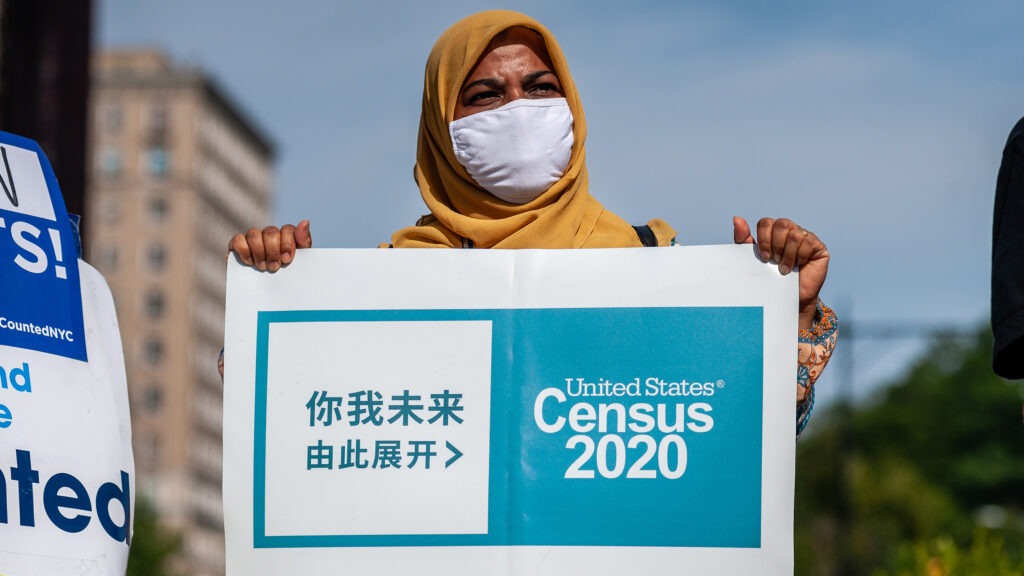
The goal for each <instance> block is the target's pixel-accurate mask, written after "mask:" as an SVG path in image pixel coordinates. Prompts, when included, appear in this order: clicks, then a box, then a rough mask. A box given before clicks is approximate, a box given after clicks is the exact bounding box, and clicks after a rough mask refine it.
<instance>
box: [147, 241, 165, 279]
mask: <svg viewBox="0 0 1024 576" xmlns="http://www.w3.org/2000/svg"><path fill="white" fill-rule="evenodd" d="M146 266H147V267H148V268H149V271H150V272H162V271H163V269H164V268H165V267H167V249H166V248H164V245H163V244H150V246H149V249H148V250H146Z"/></svg>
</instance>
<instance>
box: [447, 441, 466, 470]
mask: <svg viewBox="0 0 1024 576" xmlns="http://www.w3.org/2000/svg"><path fill="white" fill-rule="evenodd" d="M444 445H445V446H447V447H448V450H450V451H451V453H452V457H451V458H449V459H448V461H447V462H445V463H444V467H445V468H447V467H449V466H451V465H452V464H454V463H455V461H456V460H458V459H459V458H462V452H459V449H458V448H456V447H455V446H452V443H451V442H449V441H447V440H445V441H444Z"/></svg>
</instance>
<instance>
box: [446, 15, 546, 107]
mask: <svg viewBox="0 0 1024 576" xmlns="http://www.w3.org/2000/svg"><path fill="white" fill-rule="evenodd" d="M553 68H554V67H553V66H552V65H551V59H550V58H549V57H548V51H547V49H546V48H545V47H544V40H543V38H541V36H540V34H538V33H536V32H534V31H533V30H530V29H528V28H522V27H516V28H509V29H508V30H506V31H505V32H503V33H501V34H499V35H498V36H496V37H495V38H494V40H492V41H491V43H490V44H488V46H487V49H486V50H485V51H484V55H483V56H482V57H481V58H480V61H479V62H477V64H476V67H475V68H473V71H472V72H470V73H469V76H468V77H466V81H465V82H463V84H462V89H461V90H460V91H459V98H458V100H457V101H456V103H455V120H458V119H459V118H465V117H466V116H470V115H472V114H476V113H477V112H483V111H485V110H493V109H495V108H500V107H502V106H504V105H505V104H508V103H509V102H512V101H514V100H518V99H520V98H562V97H564V96H565V94H564V93H563V92H562V84H561V83H560V82H559V81H558V76H556V75H555V73H554V71H553V70H552V69H553Z"/></svg>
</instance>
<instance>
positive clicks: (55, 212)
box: [0, 132, 87, 361]
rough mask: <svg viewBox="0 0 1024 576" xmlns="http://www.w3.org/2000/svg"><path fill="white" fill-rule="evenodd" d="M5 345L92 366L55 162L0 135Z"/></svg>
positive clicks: (0, 316) (0, 285) (28, 143)
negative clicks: (53, 165) (62, 357)
mask: <svg viewBox="0 0 1024 576" xmlns="http://www.w3.org/2000/svg"><path fill="white" fill-rule="evenodd" d="M0 191H2V194H0V293H2V294H3V298H2V299H0V345H6V346H14V347H17V348H26V349H30V350H38V351H40V352H46V353H49V354H56V355H59V356H64V357H67V358H74V359H76V360H83V361H85V360H87V356H86V348H85V338H84V337H82V336H83V329H82V326H83V321H82V297H81V289H80V280H79V274H78V248H77V243H76V241H75V232H73V231H72V228H71V224H70V221H69V220H68V216H67V211H66V210H65V208H64V200H63V197H62V196H61V192H60V188H59V187H58V186H57V180H56V178H55V177H54V175H53V170H52V169H51V167H50V163H49V162H48V161H47V160H46V156H45V155H44V154H43V153H42V150H41V149H40V147H39V145H38V144H37V143H35V142H34V141H32V140H29V139H27V138H22V137H20V136H15V135H13V134H9V133H6V132H0Z"/></svg>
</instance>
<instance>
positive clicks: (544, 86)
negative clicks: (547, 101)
mask: <svg viewBox="0 0 1024 576" xmlns="http://www.w3.org/2000/svg"><path fill="white" fill-rule="evenodd" d="M530 92H531V93H533V94H538V95H547V94H558V93H560V91H559V90H558V86H555V85H554V84H552V83H550V82H542V83H540V84H534V85H533V86H531V87H530Z"/></svg>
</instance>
